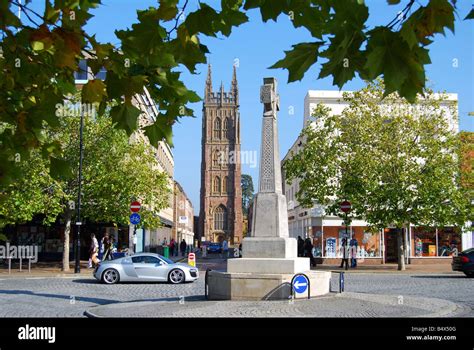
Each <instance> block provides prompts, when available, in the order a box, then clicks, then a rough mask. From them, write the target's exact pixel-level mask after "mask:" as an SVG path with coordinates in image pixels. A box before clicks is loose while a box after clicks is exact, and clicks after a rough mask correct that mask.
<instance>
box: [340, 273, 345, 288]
mask: <svg viewBox="0 0 474 350" xmlns="http://www.w3.org/2000/svg"><path fill="white" fill-rule="evenodd" d="M342 292H344V272H339V293H342Z"/></svg>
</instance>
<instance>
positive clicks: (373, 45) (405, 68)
mask: <svg viewBox="0 0 474 350" xmlns="http://www.w3.org/2000/svg"><path fill="white" fill-rule="evenodd" d="M369 35H370V39H369V42H368V44H367V62H366V64H365V67H364V69H365V73H366V74H367V78H368V79H370V80H373V79H375V78H376V77H378V76H379V75H381V74H383V76H384V82H385V93H384V95H385V96H387V95H388V94H390V93H392V92H394V91H398V92H399V93H400V95H401V96H402V97H405V98H407V99H408V100H409V101H410V102H414V100H415V98H416V93H421V92H422V90H423V88H424V86H425V75H424V65H426V64H429V63H431V61H430V59H429V55H428V50H427V49H424V48H421V47H419V46H418V45H415V46H414V47H413V48H412V49H410V47H409V46H408V44H407V43H406V41H405V40H404V39H403V38H402V37H401V35H400V34H399V33H397V32H392V31H391V30H390V29H388V28H386V27H376V28H374V29H373V30H371V31H370V32H369Z"/></svg>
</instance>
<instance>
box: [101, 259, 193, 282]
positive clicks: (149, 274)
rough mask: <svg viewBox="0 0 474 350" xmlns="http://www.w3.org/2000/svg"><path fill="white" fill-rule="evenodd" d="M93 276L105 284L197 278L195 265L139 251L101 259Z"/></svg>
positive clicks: (191, 279)
mask: <svg viewBox="0 0 474 350" xmlns="http://www.w3.org/2000/svg"><path fill="white" fill-rule="evenodd" d="M94 277H95V278H96V279H97V280H99V281H101V282H103V283H106V284H115V283H118V282H166V281H168V282H170V283H173V284H178V283H184V282H193V281H195V280H197V279H198V278H199V271H198V269H197V268H196V267H194V266H190V265H188V264H180V263H175V262H174V261H173V260H170V259H168V258H165V257H164V256H162V255H159V254H153V253H139V254H134V255H132V256H126V257H124V258H120V259H116V260H106V261H102V262H101V263H100V264H99V265H98V266H97V267H96V269H95V270H94Z"/></svg>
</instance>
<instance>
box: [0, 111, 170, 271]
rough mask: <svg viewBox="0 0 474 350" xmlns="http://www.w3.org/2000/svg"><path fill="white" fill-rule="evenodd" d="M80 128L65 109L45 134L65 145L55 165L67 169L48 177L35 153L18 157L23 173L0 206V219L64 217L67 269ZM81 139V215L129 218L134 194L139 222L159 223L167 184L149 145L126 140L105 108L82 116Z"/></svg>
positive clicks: (111, 219) (117, 219)
mask: <svg viewBox="0 0 474 350" xmlns="http://www.w3.org/2000/svg"><path fill="white" fill-rule="evenodd" d="M78 133H79V118H77V116H76V117H74V116H72V113H65V114H64V115H63V117H62V118H61V119H60V126H59V127H57V128H54V129H53V128H49V129H48V138H49V139H50V141H51V142H52V143H53V144H54V143H57V144H60V145H61V148H62V149H63V150H64V154H63V157H64V159H65V161H64V162H59V164H57V165H55V166H54V167H53V169H55V168H56V167H62V168H64V169H65V170H66V171H64V170H62V171H60V174H59V175H58V176H57V178H55V177H52V176H51V175H50V174H49V173H48V171H47V168H48V166H49V164H47V163H46V161H45V160H44V159H43V158H42V157H41V156H40V155H39V154H36V155H34V156H32V157H30V160H29V161H24V162H22V166H24V167H25V169H24V173H25V177H24V178H23V179H21V180H20V181H17V182H16V183H15V184H12V185H10V186H9V187H8V189H7V190H6V191H4V192H3V193H2V195H3V196H4V197H5V198H6V201H5V202H4V203H5V205H4V206H2V207H1V209H0V219H1V220H2V222H5V223H12V224H13V223H20V222H26V221H29V220H31V219H32V218H33V216H34V215H35V214H45V215H46V219H45V223H51V222H54V221H55V220H56V218H57V216H58V215H61V216H62V218H63V220H64V222H65V234H64V250H63V270H65V271H68V270H69V248H70V245H69V244H70V242H69V236H70V232H71V222H72V219H73V218H74V216H75V214H76V212H75V209H76V208H75V205H76V202H75V200H76V198H77V192H78V188H77V187H78V182H77V178H78V177H77V164H78V158H79V156H78V149H79V135H78ZM83 139H84V162H83V187H82V193H83V204H82V214H83V217H85V218H87V219H88V220H91V221H95V222H111V223H114V224H129V218H128V215H129V213H130V209H129V205H130V202H131V201H132V200H133V199H138V200H140V201H141V203H142V209H141V211H140V215H141V217H142V223H143V225H144V226H145V227H159V225H160V220H159V218H158V216H157V215H156V213H157V212H158V211H159V210H160V209H162V208H164V207H166V206H167V205H168V202H169V196H170V189H169V188H168V178H167V175H166V174H165V173H163V172H161V171H159V170H158V169H157V160H156V158H155V154H154V150H153V148H152V147H151V145H150V144H148V143H147V142H143V141H142V140H140V138H138V140H137V141H136V142H130V141H129V137H128V136H127V134H126V133H125V132H124V131H123V130H119V129H116V128H113V122H112V120H111V117H110V116H109V115H108V113H106V115H105V116H96V117H94V118H92V117H90V116H89V117H87V118H85V122H84V136H83ZM35 152H37V151H35ZM52 159H54V158H52ZM31 160H34V162H32V161H31ZM64 174H66V175H64Z"/></svg>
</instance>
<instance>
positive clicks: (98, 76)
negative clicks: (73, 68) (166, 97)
mask: <svg viewBox="0 0 474 350" xmlns="http://www.w3.org/2000/svg"><path fill="white" fill-rule="evenodd" d="M95 77H96V79H100V80H105V78H106V77H107V71H106V70H105V68H104V67H102V68H101V69H100V70H99V71H98V72H97V74H96V75H95ZM150 114H152V113H150Z"/></svg>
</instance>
